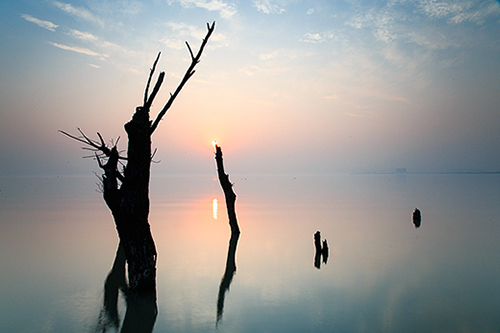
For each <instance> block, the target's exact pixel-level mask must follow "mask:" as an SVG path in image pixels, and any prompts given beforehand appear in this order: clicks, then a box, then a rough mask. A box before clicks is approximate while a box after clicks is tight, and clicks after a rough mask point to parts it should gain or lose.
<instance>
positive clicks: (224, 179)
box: [215, 144, 240, 235]
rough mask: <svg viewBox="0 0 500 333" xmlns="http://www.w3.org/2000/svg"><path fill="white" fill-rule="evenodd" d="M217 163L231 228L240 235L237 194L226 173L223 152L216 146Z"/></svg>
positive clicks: (232, 231)
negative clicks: (236, 203) (236, 206)
mask: <svg viewBox="0 0 500 333" xmlns="http://www.w3.org/2000/svg"><path fill="white" fill-rule="evenodd" d="M215 161H216V162H217V174H218V176H219V182H220V186H221V187H222V190H223V191H224V197H225V198H226V207H227V215H228V217H229V226H230V227H231V234H233V233H236V234H238V235H239V233H240V227H239V226H238V221H237V219H236V210H235V208H234V205H235V202H236V193H234V191H233V184H231V182H230V181H229V175H226V174H225V172H224V164H223V162H222V150H221V149H220V147H219V146H218V145H217V144H216V145H215Z"/></svg>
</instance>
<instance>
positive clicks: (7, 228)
mask: <svg viewBox="0 0 500 333" xmlns="http://www.w3.org/2000/svg"><path fill="white" fill-rule="evenodd" d="M96 181H97V179H95V178H94V177H49V178H29V177H18V178H1V179H0V190H1V192H0V195H1V201H0V267H1V268H2V273H1V275H0V331H2V332H21V331H22V332H94V331H103V330H104V329H103V328H105V327H103V325H102V322H103V299H104V282H105V279H106V277H107V275H108V272H109V271H110V269H111V266H112V264H113V260H114V259H115V253H116V249H117V245H118V238H117V235H116V231H115V228H114V224H113V220H112V217H111V214H110V213H109V211H108V209H107V208H106V206H105V204H104V202H103V200H102V198H101V196H100V194H99V193H97V192H96V191H95V190H96V189H97V186H96V185H95V183H96ZM231 181H232V182H234V183H235V187H234V188H235V192H236V193H237V195H238V199H237V202H236V210H237V215H238V220H239V224H240V229H241V231H242V233H241V236H240V238H239V240H238V242H237V247H236V251H235V263H236V272H235V273H234V276H233V277H232V280H230V281H229V282H230V283H229V290H228V291H226V292H225V293H224V296H225V297H224V302H223V308H222V310H221V309H220V308H219V320H217V317H218V316H217V304H218V297H219V295H220V290H219V287H220V284H221V279H222V278H223V277H224V274H225V272H226V262H227V257H228V247H229V240H230V229H229V225H228V221H227V215H226V212H225V210H224V209H225V206H224V197H223V194H222V191H221V189H220V187H219V184H218V182H217V181H216V179H214V176H195V177H187V176H183V177H173V176H172V177H155V176H153V179H152V184H151V215H150V222H151V227H152V231H153V237H154V238H155V241H156V245H157V250H158V254H159V255H158V277H157V306H158V315H157V317H156V320H155V323H154V332H216V331H217V332H305V331H309V332H332V331H336V332H423V331H425V332H458V331H464V332H477V331H482V332H498V331H499V329H500V315H499V313H500V312H499V310H500V299H499V297H498V295H499V292H500V256H499V255H500V246H499V245H498V244H499V242H498V240H499V236H500V221H499V216H500V208H499V206H498V202H499V199H500V186H499V185H500V175H323V176H306V175H282V176H255V175H252V176H249V175H247V176H234V175H231ZM214 199H216V201H217V203H218V205H217V208H215V207H214ZM415 207H418V208H419V209H420V210H421V212H422V225H421V227H420V228H418V229H416V228H415V227H414V226H413V224H412V221H411V213H412V211H413V209H414V208H415ZM215 215H216V216H215ZM215 217H217V218H215ZM318 230H319V231H321V236H322V238H323V239H325V238H326V239H327V240H328V244H329V257H328V260H327V262H326V264H325V263H321V265H320V268H319V269H318V268H316V267H315V266H314V255H315V253H314V245H313V234H314V233H315V232H316V231H318ZM226 282H228V280H226ZM219 306H220V300H219ZM126 307H127V303H126V301H125V298H124V296H123V294H120V301H119V307H118V309H119V319H120V322H119V323H118V325H119V326H121V325H122V323H121V321H123V319H124V317H125V313H126ZM106 328H107V329H108V330H109V331H114V328H113V326H106Z"/></svg>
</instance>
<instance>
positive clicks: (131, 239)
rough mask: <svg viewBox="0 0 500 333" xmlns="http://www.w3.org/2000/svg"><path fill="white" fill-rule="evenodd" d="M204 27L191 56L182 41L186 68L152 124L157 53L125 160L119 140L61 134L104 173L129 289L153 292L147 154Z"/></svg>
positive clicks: (130, 126) (149, 155) (134, 118)
mask: <svg viewBox="0 0 500 333" xmlns="http://www.w3.org/2000/svg"><path fill="white" fill-rule="evenodd" d="M207 28H208V31H207V34H206V36H205V38H204V39H203V41H202V43H201V46H200V49H199V51H198V53H197V54H196V56H195V55H194V54H193V51H192V50H191V47H190V46H189V44H188V43H187V42H186V45H187V47H188V50H189V54H190V56H191V64H190V66H189V67H188V69H187V70H186V72H185V74H184V77H183V78H182V80H181V82H180V83H179V85H178V86H177V88H176V90H175V91H174V93H173V94H170V98H169V100H168V101H167V103H166V104H165V105H164V107H163V108H162V110H161V111H160V112H159V113H158V115H157V116H156V118H155V120H154V121H151V120H150V107H151V105H152V103H153V101H154V99H155V97H156V95H157V93H158V92H159V90H160V87H161V85H162V83H163V78H164V76H165V73H164V72H161V73H160V74H159V75H158V78H157V81H156V84H155V86H154V88H153V90H152V92H151V94H150V95H149V94H148V90H149V86H150V83H151V80H152V77H153V74H154V71H155V68H156V65H157V63H158V60H159V58H160V54H158V57H157V58H156V60H155V62H154V64H153V68H152V69H151V72H150V74H149V78H148V82H147V85H146V89H145V92H144V103H143V105H142V106H139V107H137V108H136V111H135V113H134V115H133V116H132V119H131V120H130V121H129V122H128V123H126V124H125V131H126V132H127V136H128V149H127V157H122V156H120V155H119V153H118V149H117V144H118V140H117V142H116V143H115V144H114V146H112V147H111V148H110V147H108V146H107V145H106V143H105V142H104V140H103V138H102V136H101V135H100V134H99V133H97V135H98V137H99V140H93V139H90V138H89V137H87V136H86V135H85V134H84V133H83V132H82V131H81V130H80V129H78V130H79V132H80V134H81V136H73V135H71V134H68V133H66V132H63V131H60V132H61V133H63V134H65V135H66V136H68V137H70V138H72V139H74V140H77V141H79V142H82V143H84V144H85V145H86V146H88V147H84V148H85V149H88V150H91V151H94V152H95V158H96V159H97V162H98V164H99V166H100V167H101V168H102V169H103V170H104V175H103V176H102V190H103V196H104V200H105V201H106V204H107V205H108V207H109V209H110V210H111V213H112V214H113V218H114V220H115V224H116V229H117V231H118V235H119V237H120V242H121V245H122V246H123V249H124V252H125V256H126V259H127V264H128V280H129V281H128V283H129V289H130V290H138V291H141V290H146V291H150V290H155V288H156V255H157V253H156V247H155V243H154V240H153V236H152V234H151V228H150V225H149V222H148V217H149V179H150V170H151V159H152V157H153V156H152V153H151V136H152V135H153V133H154V131H155V130H156V128H157V127H158V124H159V123H160V122H161V120H162V118H163V116H164V115H165V114H166V112H167V111H168V110H169V109H170V106H171V105H172V103H173V102H174V100H175V98H176V97H177V95H178V94H179V93H180V91H181V90H182V88H183V87H184V85H185V84H186V82H187V81H188V80H189V79H190V78H191V76H193V75H194V73H195V70H194V68H195V67H196V65H197V64H198V63H199V62H200V59H201V55H202V53H203V50H204V48H205V46H206V44H207V42H208V39H209V38H210V36H211V35H212V33H213V31H214V29H215V22H214V23H213V24H212V25H209V24H207ZM122 160H123V161H126V166H125V167H124V170H123V172H121V171H120V170H119V169H118V164H119V162H120V161H122ZM104 162H105V163H104Z"/></svg>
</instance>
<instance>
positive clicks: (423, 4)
mask: <svg viewBox="0 0 500 333" xmlns="http://www.w3.org/2000/svg"><path fill="white" fill-rule="evenodd" d="M418 9H419V10H420V11H422V12H423V13H424V14H425V15H427V16H428V17H430V18H434V19H447V21H448V22H449V23H452V24H459V23H462V22H467V21H469V22H474V23H477V24H482V23H483V22H484V21H485V20H486V18H487V17H488V16H491V15H498V14H500V5H499V3H498V2H497V1H485V2H481V3H479V4H478V5H476V4H474V2H472V1H450V2H447V1H437V0H423V1H420V2H419V4H418Z"/></svg>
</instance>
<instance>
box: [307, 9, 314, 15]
mask: <svg viewBox="0 0 500 333" xmlns="http://www.w3.org/2000/svg"><path fill="white" fill-rule="evenodd" d="M314 11H315V10H314V8H309V10H308V11H307V15H312V14H314Z"/></svg>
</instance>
